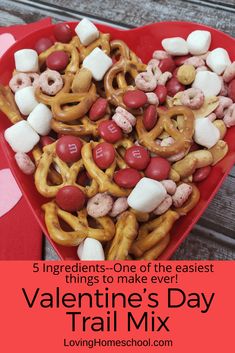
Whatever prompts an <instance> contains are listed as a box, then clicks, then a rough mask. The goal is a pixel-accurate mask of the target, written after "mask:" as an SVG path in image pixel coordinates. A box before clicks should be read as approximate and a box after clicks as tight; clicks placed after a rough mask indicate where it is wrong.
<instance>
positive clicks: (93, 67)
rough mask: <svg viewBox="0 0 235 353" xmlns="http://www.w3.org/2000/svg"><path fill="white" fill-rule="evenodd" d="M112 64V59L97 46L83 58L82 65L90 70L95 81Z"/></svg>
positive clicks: (102, 75)
mask: <svg viewBox="0 0 235 353" xmlns="http://www.w3.org/2000/svg"><path fill="white" fill-rule="evenodd" d="M112 64H113V62H112V59H111V58H110V57H109V56H108V55H106V54H105V53H104V52H103V50H101V49H100V48H98V47H97V48H95V49H94V50H92V52H91V53H90V54H89V55H88V56H87V57H86V58H85V59H84V61H83V65H82V66H83V67H85V68H86V69H88V70H90V71H91V73H92V76H93V78H94V79H95V80H96V81H101V80H102V79H103V77H104V75H105V73H106V72H107V71H108V69H109V68H110V67H111V66H112Z"/></svg>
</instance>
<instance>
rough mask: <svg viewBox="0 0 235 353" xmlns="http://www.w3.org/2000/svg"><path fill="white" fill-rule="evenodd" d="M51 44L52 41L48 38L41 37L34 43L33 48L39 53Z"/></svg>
mask: <svg viewBox="0 0 235 353" xmlns="http://www.w3.org/2000/svg"><path fill="white" fill-rule="evenodd" d="M52 45H53V42H52V40H50V39H49V38H41V39H39V40H38V41H37V43H36V44H35V50H36V52H37V53H38V54H41V53H42V52H43V51H45V50H47V49H48V48H50V47H51V46H52Z"/></svg>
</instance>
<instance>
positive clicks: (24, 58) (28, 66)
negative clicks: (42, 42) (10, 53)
mask: <svg viewBox="0 0 235 353" xmlns="http://www.w3.org/2000/svg"><path fill="white" fill-rule="evenodd" d="M14 57H15V66H16V70H17V71H20V72H37V71H38V53H37V52H36V50H33V49H21V50H18V51H16V52H15V54H14Z"/></svg>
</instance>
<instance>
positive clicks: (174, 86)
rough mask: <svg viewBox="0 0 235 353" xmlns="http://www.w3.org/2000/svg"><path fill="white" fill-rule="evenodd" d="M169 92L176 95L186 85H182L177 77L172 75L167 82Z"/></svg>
mask: <svg viewBox="0 0 235 353" xmlns="http://www.w3.org/2000/svg"><path fill="white" fill-rule="evenodd" d="M166 88H167V93H168V95H169V96H171V97H174V95H175V94H176V93H178V92H180V91H184V89H185V86H184V85H182V84H181V83H180V82H179V81H178V80H177V78H176V77H174V76H173V77H172V78H171V79H170V80H169V81H167V83H166Z"/></svg>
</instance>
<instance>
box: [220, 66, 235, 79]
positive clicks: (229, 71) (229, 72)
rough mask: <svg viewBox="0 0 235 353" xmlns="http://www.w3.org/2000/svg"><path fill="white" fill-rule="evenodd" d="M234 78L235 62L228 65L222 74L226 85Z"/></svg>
mask: <svg viewBox="0 0 235 353" xmlns="http://www.w3.org/2000/svg"><path fill="white" fill-rule="evenodd" d="M234 78H235V61H234V62H233V63H232V64H230V65H228V66H227V67H226V69H225V71H224V74H223V80H224V82H226V83H228V82H230V81H232V80H233V79H234Z"/></svg>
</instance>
